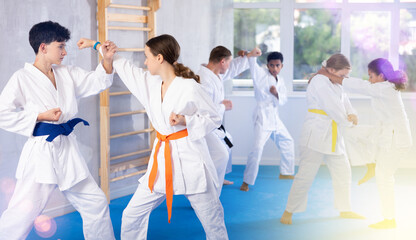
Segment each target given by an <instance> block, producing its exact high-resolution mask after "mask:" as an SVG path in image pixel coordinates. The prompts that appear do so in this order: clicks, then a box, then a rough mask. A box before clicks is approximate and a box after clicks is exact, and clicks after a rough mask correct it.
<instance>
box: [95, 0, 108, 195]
mask: <svg viewBox="0 0 416 240" xmlns="http://www.w3.org/2000/svg"><path fill="white" fill-rule="evenodd" d="M110 3H111V1H110V0H98V4H97V9H98V11H97V19H98V41H100V42H104V41H105V40H106V39H107V37H108V36H107V34H108V32H107V9H106V7H107V6H108V5H109V4H110ZM99 59H100V61H101V56H100V58H99ZM109 103H110V96H109V90H108V89H107V90H105V91H103V92H101V93H100V134H101V137H100V162H101V164H100V165H101V167H100V185H101V189H102V190H103V192H104V194H105V195H106V197H107V201H108V202H110V184H109V175H110V174H109V173H110V166H109V165H110V104H109Z"/></svg>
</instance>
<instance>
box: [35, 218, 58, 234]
mask: <svg viewBox="0 0 416 240" xmlns="http://www.w3.org/2000/svg"><path fill="white" fill-rule="evenodd" d="M34 227H35V230H36V233H37V234H38V235H39V236H40V237H43V238H50V237H52V236H53V235H54V234H55V233H56V222H55V220H54V219H53V218H50V217H48V216H46V215H40V216H39V217H37V218H36V220H35V223H34Z"/></svg>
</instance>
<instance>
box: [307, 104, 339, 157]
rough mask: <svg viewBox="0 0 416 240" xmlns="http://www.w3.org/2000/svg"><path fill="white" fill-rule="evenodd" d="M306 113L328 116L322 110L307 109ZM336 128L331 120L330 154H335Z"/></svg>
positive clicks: (335, 124)
mask: <svg viewBox="0 0 416 240" xmlns="http://www.w3.org/2000/svg"><path fill="white" fill-rule="evenodd" d="M308 112H311V113H316V114H322V115H325V116H328V114H326V112H325V111H324V110H321V109H308ZM337 135H338V128H337V123H336V122H335V121H334V120H332V152H335V146H336V145H337Z"/></svg>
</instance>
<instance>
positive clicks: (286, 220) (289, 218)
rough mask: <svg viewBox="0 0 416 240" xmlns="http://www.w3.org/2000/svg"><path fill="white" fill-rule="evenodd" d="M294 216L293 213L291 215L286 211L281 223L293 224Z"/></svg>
mask: <svg viewBox="0 0 416 240" xmlns="http://www.w3.org/2000/svg"><path fill="white" fill-rule="evenodd" d="M292 215H293V213H290V212H288V211H286V210H285V212H284V213H283V215H282V217H281V218H280V222H281V223H282V224H287V225H290V224H292Z"/></svg>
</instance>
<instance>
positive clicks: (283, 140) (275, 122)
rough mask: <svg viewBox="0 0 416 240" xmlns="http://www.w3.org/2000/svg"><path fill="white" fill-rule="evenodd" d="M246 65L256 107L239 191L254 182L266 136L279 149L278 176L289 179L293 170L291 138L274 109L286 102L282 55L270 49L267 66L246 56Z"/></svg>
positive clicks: (245, 189)
mask: <svg viewBox="0 0 416 240" xmlns="http://www.w3.org/2000/svg"><path fill="white" fill-rule="evenodd" d="M259 51H260V50H259ZM249 65H250V72H251V76H252V78H253V86H254V94H255V97H256V101H257V107H256V109H255V111H254V147H253V150H252V151H251V153H250V154H249V156H248V159H247V165H246V168H245V171H244V182H243V184H242V185H241V187H240V190H242V191H248V190H249V187H248V185H249V184H250V185H254V182H255V181H256V178H257V173H258V170H259V164H260V160H261V155H262V153H263V147H264V145H265V144H266V141H267V139H269V138H271V139H272V140H273V142H274V143H275V144H276V146H277V148H278V149H279V150H280V155H281V160H280V176H279V178H280V179H293V174H294V173H295V150H294V149H295V148H294V143H293V139H292V137H291V136H290V133H289V131H288V130H287V129H286V127H285V125H284V124H283V122H282V121H281V120H280V118H279V111H278V106H279V105H283V104H284V103H285V102H286V101H287V96H286V87H285V83H284V81H283V79H282V78H281V77H280V76H278V74H279V73H280V70H281V69H282V68H283V55H282V54H281V53H280V52H271V53H270V54H269V55H268V56H267V69H263V68H261V67H260V66H259V65H258V64H257V63H256V58H250V59H249Z"/></svg>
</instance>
